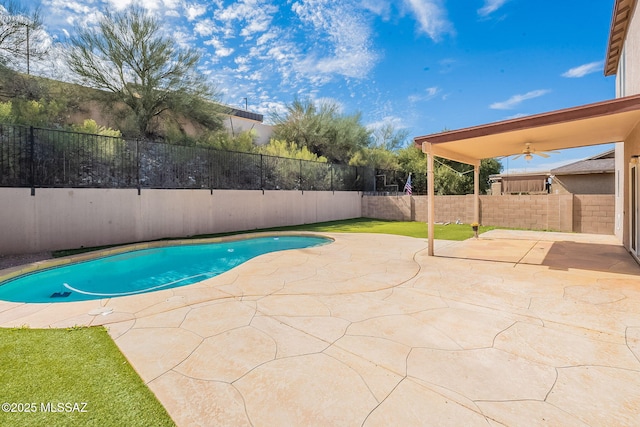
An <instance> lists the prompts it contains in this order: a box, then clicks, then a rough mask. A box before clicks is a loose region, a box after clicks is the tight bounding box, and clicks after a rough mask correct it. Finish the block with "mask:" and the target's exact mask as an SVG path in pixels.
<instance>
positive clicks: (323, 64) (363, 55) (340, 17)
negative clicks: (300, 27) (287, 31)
mask: <svg viewBox="0 0 640 427" xmlns="http://www.w3.org/2000/svg"><path fill="white" fill-rule="evenodd" d="M292 10H293V12H295V13H296V14H297V15H298V16H299V18H300V20H301V21H302V23H303V24H304V25H305V26H309V25H310V26H311V27H312V28H313V30H314V31H313V32H309V33H308V36H307V37H309V40H308V41H309V42H312V43H313V46H314V49H313V50H312V51H311V52H309V54H307V55H306V59H305V61H304V62H305V64H304V66H303V68H302V70H307V71H308V72H309V75H310V76H313V74H317V73H318V72H320V73H322V74H325V76H313V77H312V78H313V79H314V80H316V81H327V79H330V78H331V77H330V75H332V74H339V75H343V76H346V77H352V78H357V79H362V78H365V77H366V76H367V74H368V73H369V71H370V70H371V69H372V68H373V66H374V65H375V63H376V62H377V60H378V55H377V54H376V53H375V52H374V51H373V49H372V48H371V45H372V43H371V33H372V30H371V27H370V23H369V22H368V20H367V19H366V16H364V15H363V14H362V12H361V11H360V10H358V9H356V8H355V7H354V6H353V4H351V3H348V2H345V3H337V4H336V3H335V2H333V1H328V0H301V1H298V2H296V3H294V4H293V5H292Z"/></svg>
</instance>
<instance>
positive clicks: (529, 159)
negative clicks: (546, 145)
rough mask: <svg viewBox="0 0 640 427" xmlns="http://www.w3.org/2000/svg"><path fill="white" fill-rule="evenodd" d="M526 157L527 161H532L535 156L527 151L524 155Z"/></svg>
mask: <svg viewBox="0 0 640 427" xmlns="http://www.w3.org/2000/svg"><path fill="white" fill-rule="evenodd" d="M524 159H525V160H526V161H527V162H530V161H531V159H533V156H532V155H531V154H530V153H527V154H525V155H524Z"/></svg>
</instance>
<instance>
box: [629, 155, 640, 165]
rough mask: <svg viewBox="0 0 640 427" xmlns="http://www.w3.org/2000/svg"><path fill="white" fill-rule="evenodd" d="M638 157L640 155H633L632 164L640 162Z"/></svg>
mask: <svg viewBox="0 0 640 427" xmlns="http://www.w3.org/2000/svg"><path fill="white" fill-rule="evenodd" d="M638 157H640V156H631V160H630V163H631V164H632V165H637V164H638Z"/></svg>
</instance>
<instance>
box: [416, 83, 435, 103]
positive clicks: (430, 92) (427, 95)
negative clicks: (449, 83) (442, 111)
mask: <svg viewBox="0 0 640 427" xmlns="http://www.w3.org/2000/svg"><path fill="white" fill-rule="evenodd" d="M440 92H441V89H440V88H439V87H437V86H433V87H428V88H426V89H425V90H424V92H423V93H418V94H414V95H409V102H411V103H415V102H420V101H428V100H430V99H432V98H433V97H435V96H436V95H437V94H438V93H440Z"/></svg>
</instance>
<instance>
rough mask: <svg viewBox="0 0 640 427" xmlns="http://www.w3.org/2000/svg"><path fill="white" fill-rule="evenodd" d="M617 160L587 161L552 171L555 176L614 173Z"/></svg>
mask: <svg viewBox="0 0 640 427" xmlns="http://www.w3.org/2000/svg"><path fill="white" fill-rule="evenodd" d="M615 162H616V160H615V159H587V160H581V161H579V162H575V163H571V164H568V165H565V166H560V167H559V168H555V169H551V173H552V174H553V175H584V174H594V173H613V172H614V170H615Z"/></svg>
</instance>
